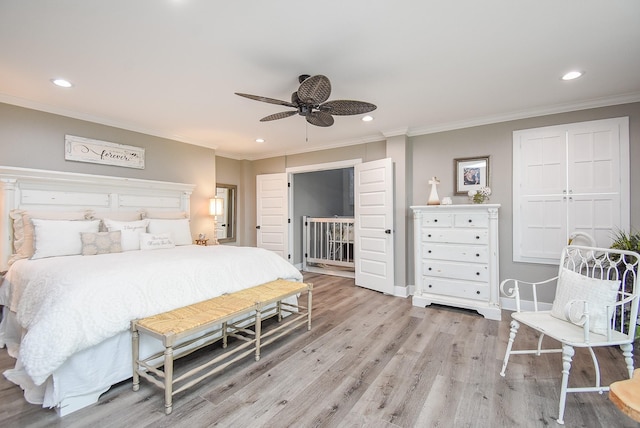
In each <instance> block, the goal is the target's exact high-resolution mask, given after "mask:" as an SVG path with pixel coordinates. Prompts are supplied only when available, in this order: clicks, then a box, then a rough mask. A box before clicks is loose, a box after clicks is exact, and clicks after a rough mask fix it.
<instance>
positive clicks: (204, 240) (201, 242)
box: [196, 239, 209, 247]
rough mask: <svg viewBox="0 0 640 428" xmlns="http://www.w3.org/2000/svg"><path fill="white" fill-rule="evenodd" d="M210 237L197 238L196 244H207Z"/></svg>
mask: <svg viewBox="0 0 640 428" xmlns="http://www.w3.org/2000/svg"><path fill="white" fill-rule="evenodd" d="M208 241H209V240H208V239H196V245H204V246H205V247H206V246H207V242H208Z"/></svg>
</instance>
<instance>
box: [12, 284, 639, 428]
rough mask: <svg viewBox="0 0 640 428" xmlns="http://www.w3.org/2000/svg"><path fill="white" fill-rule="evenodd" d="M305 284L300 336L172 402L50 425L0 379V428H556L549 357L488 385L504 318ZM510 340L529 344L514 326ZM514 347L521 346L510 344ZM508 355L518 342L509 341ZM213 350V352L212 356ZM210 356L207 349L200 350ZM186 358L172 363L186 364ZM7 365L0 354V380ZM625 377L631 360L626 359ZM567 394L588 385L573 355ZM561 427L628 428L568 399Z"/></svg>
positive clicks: (615, 375) (52, 417)
mask: <svg viewBox="0 0 640 428" xmlns="http://www.w3.org/2000/svg"><path fill="white" fill-rule="evenodd" d="M305 280H307V281H310V282H313V283H314V308H313V309H314V311H313V326H312V330H311V331H306V330H304V329H300V330H299V331H296V332H294V333H293V334H291V335H290V336H289V337H287V338H284V339H282V340H279V341H278V342H276V343H274V344H272V345H269V346H268V347H265V348H263V351H262V359H261V360H260V361H259V362H255V361H254V360H253V359H252V358H247V359H245V360H244V361H242V362H240V363H238V364H236V365H234V366H232V367H230V368H229V369H227V370H225V371H224V372H223V373H222V374H221V375H219V376H214V377H212V378H209V379H207V380H204V381H203V382H202V383H200V384H198V385H197V386H195V387H193V388H192V389H191V390H189V391H186V392H183V393H180V394H177V395H176V396H175V397H174V410H173V413H172V414H171V415H169V416H166V415H165V414H164V406H163V404H164V400H163V394H162V392H161V391H160V389H158V388H157V387H155V386H153V385H151V384H150V383H148V382H145V381H144V380H142V381H141V386H140V390H139V391H138V392H133V391H132V389H131V383H130V381H126V382H123V383H121V384H118V385H116V386H114V387H112V388H111V389H110V390H109V391H108V392H107V393H105V394H104V395H103V396H102V397H101V399H100V401H99V402H98V403H97V404H96V405H93V406H91V407H88V408H85V409H82V410H80V411H78V412H76V413H73V414H71V415H68V416H66V417H64V418H59V417H58V416H57V415H56V413H55V411H53V410H47V409H42V408H41V407H40V406H36V405H30V404H27V403H26V402H25V401H24V399H23V396H22V393H21V391H20V389H19V388H18V387H17V386H15V385H13V384H11V383H10V382H8V381H7V380H6V379H5V378H4V377H2V376H0V426H3V427H55V426H58V427H188V428H197V427H211V426H218V427H386V428H390V427H544V426H555V425H557V424H556V420H555V419H556V418H557V412H558V393H559V389H560V378H561V373H560V370H561V359H560V354H546V355H543V356H541V357H533V356H513V357H512V358H511V361H510V363H509V367H508V369H507V376H506V378H502V377H500V375H499V371H500V366H501V363H502V358H503V355H504V349H505V346H506V342H507V338H508V332H509V320H510V316H509V313H508V312H507V311H503V321H501V322H496V321H489V320H485V319H484V318H483V317H481V316H480V315H478V314H477V313H475V312H470V311H465V310H459V309H454V308H447V307H443V306H431V307H428V308H417V307H413V306H412V305H411V299H403V298H398V297H392V296H385V295H382V294H379V293H376V292H373V291H370V290H366V289H363V288H360V287H356V286H355V285H354V282H353V280H352V279H347V278H340V277H335V276H325V275H319V274H305ZM518 339H520V340H522V339H526V341H527V342H529V344H530V345H531V344H533V343H534V340H535V338H534V337H533V335H532V334H529V331H528V330H527V329H526V327H522V328H521V331H520V333H519V337H518ZM520 343H522V342H520ZM516 344H518V341H516ZM214 346H216V345H214ZM203 351H206V352H217V348H214V349H205V350H203ZM597 353H598V355H599V356H600V363H601V366H602V376H603V379H602V381H603V383H604V384H608V383H611V382H612V381H614V380H619V379H622V378H624V377H625V367H624V362H623V360H622V357H621V353H620V351H619V349H616V348H611V349H609V350H598V351H597ZM197 357H198V353H196V354H194V355H193V356H189V357H185V358H183V359H181V360H178V362H177V363H176V364H186V365H189V364H192V362H193V358H197ZM12 365H13V360H12V359H11V358H10V357H8V356H7V353H6V350H5V349H2V350H0V370H4V369H6V368H9V367H11V366H12ZM636 366H638V358H637V357H636ZM571 373H572V378H571V379H570V385H575V384H577V383H578V382H580V381H585V379H587V378H589V379H590V378H591V376H592V374H593V369H592V367H591V360H590V358H589V356H588V353H587V352H586V351H585V350H577V351H576V356H575V359H574V364H573V368H572V370H571ZM565 422H566V426H567V427H637V426H638V424H636V423H635V422H633V421H632V420H631V419H629V418H628V417H626V416H625V415H623V414H622V413H621V412H620V411H619V410H618V409H617V408H616V407H615V406H614V405H613V404H612V403H611V402H610V401H609V398H608V396H607V394H603V395H600V394H597V393H583V394H570V395H569V397H568V398H567V409H566V413H565Z"/></svg>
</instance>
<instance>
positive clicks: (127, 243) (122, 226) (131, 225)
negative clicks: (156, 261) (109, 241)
mask: <svg viewBox="0 0 640 428" xmlns="http://www.w3.org/2000/svg"><path fill="white" fill-rule="evenodd" d="M102 221H103V223H104V225H105V226H106V227H107V230H108V231H109V232H115V231H117V230H119V231H120V232H122V234H121V242H122V251H133V250H139V249H140V234H141V233H146V232H147V226H148V225H149V220H138V221H117V220H112V219H109V218H105V219H103V220H102Z"/></svg>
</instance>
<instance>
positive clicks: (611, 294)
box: [551, 268, 620, 334]
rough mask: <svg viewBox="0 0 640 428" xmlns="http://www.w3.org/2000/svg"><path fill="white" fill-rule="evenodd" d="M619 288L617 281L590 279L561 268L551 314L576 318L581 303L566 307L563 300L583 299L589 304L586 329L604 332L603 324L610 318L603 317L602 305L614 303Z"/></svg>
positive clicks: (565, 301)
mask: <svg viewBox="0 0 640 428" xmlns="http://www.w3.org/2000/svg"><path fill="white" fill-rule="evenodd" d="M619 288H620V281H611V280H605V279H596V278H590V277H588V276H584V275H581V274H579V273H577V272H573V271H572V270H569V269H566V268H562V269H561V271H560V276H559V278H558V285H557V287H556V298H555V300H554V301H553V307H552V308H551V315H552V316H554V317H556V318H559V319H561V320H565V321H571V320H574V321H575V320H578V319H580V317H581V315H582V313H583V312H584V305H583V304H582V303H581V302H577V303H574V304H573V305H571V306H570V307H567V303H569V302H570V301H572V300H585V301H586V302H587V304H588V305H589V331H592V332H594V333H596V334H607V324H608V323H610V322H611V319H610V318H609V317H607V308H606V307H605V305H612V304H614V303H615V302H616V297H617V294H618V289H619ZM612 315H613V312H612Z"/></svg>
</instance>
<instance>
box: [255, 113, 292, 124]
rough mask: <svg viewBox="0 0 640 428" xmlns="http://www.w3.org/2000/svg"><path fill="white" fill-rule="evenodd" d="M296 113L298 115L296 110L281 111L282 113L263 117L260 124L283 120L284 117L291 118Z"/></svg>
mask: <svg viewBox="0 0 640 428" xmlns="http://www.w3.org/2000/svg"><path fill="white" fill-rule="evenodd" d="M296 113H298V112H297V111H296V110H292V111H283V112H280V113H275V114H271V115H269V116H265V117H263V118H262V119H260V122H268V121H270V120H277V119H284V118H285V117H289V116H293V115H294V114H296Z"/></svg>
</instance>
